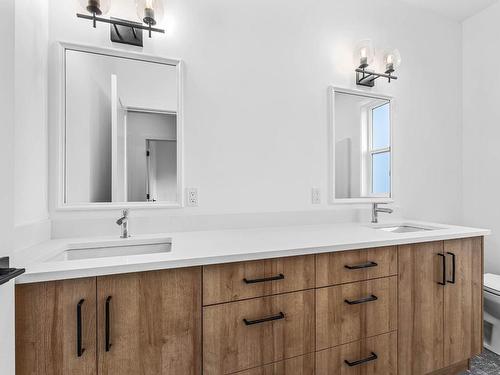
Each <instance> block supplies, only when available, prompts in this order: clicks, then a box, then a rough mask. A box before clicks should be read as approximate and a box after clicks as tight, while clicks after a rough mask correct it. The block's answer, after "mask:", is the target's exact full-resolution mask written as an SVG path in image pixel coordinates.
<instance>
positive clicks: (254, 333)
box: [203, 290, 315, 375]
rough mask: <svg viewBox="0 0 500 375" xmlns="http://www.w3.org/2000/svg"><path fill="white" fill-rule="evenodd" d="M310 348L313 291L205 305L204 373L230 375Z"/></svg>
mask: <svg viewBox="0 0 500 375" xmlns="http://www.w3.org/2000/svg"><path fill="white" fill-rule="evenodd" d="M314 349H315V327H314V290H309V291H302V292H295V293H288V294H282V295H278V296H272V297H261V298H256V299H252V300H245V301H239V302H231V303H227V304H221V305H213V306H208V307H205V308H204V310H203V367H204V374H205V375H221V374H230V373H234V372H237V371H242V370H246V369H251V368H254V367H258V366H262V365H266V364H270V363H272V362H278V361H281V360H284V359H289V358H292V357H296V356H299V355H303V354H307V353H312V352H314Z"/></svg>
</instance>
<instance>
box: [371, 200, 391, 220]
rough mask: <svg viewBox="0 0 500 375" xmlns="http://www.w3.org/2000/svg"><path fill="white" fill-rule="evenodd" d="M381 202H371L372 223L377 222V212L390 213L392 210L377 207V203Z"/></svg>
mask: <svg viewBox="0 0 500 375" xmlns="http://www.w3.org/2000/svg"><path fill="white" fill-rule="evenodd" d="M379 204H381V203H373V205H372V223H373V224H377V223H378V213H379V212H384V213H386V214H392V213H393V210H392V209H391V208H382V207H379V206H378V205H379Z"/></svg>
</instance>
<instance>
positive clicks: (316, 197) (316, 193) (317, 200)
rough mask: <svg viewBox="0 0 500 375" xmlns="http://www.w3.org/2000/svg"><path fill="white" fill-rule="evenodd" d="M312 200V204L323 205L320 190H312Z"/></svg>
mask: <svg viewBox="0 0 500 375" xmlns="http://www.w3.org/2000/svg"><path fill="white" fill-rule="evenodd" d="M311 200H312V204H321V190H320V189H318V188H312V190H311Z"/></svg>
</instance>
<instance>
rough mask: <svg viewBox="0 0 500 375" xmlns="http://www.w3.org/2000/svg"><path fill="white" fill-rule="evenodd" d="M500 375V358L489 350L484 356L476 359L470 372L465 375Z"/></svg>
mask: <svg viewBox="0 0 500 375" xmlns="http://www.w3.org/2000/svg"><path fill="white" fill-rule="evenodd" d="M499 374H500V356H498V355H496V354H495V353H492V352H490V351H489V350H486V349H485V350H484V352H483V354H481V355H480V356H479V357H476V358H474V360H473V361H472V368H471V370H470V371H467V372H464V373H463V375H499Z"/></svg>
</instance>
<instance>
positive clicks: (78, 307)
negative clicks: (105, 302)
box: [76, 299, 85, 357]
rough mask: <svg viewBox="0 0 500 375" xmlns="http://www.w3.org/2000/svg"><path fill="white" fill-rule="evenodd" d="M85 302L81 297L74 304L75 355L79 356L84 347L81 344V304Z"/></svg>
mask: <svg viewBox="0 0 500 375" xmlns="http://www.w3.org/2000/svg"><path fill="white" fill-rule="evenodd" d="M84 302H85V300H84V299H81V300H80V301H79V302H78V304H77V305H76V355H77V357H81V356H82V355H83V352H84V351H85V349H84V348H83V346H82V345H83V344H82V305H83V303H84Z"/></svg>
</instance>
